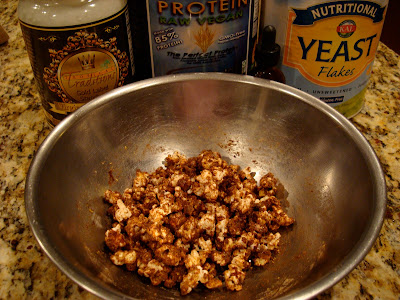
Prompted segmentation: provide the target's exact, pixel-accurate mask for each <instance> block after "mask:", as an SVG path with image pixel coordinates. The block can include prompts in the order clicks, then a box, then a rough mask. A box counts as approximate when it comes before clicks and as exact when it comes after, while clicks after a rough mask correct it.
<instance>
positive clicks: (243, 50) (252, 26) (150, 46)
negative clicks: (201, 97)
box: [129, 0, 261, 77]
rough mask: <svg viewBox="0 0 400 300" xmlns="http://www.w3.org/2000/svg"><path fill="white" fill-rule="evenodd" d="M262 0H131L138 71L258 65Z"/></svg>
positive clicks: (163, 72) (235, 70)
mask: <svg viewBox="0 0 400 300" xmlns="http://www.w3.org/2000/svg"><path fill="white" fill-rule="evenodd" d="M260 4H261V3H260V1H259V0H224V1H192V0H180V1H169V0H165V1H149V0H147V1H133V0H131V1H130V2H129V7H130V9H131V16H132V18H133V19H134V20H135V22H134V23H135V24H134V25H133V26H134V30H133V36H134V49H135V50H134V51H135V56H137V57H140V61H138V62H137V68H138V73H139V76H140V75H141V74H145V75H144V77H146V75H147V74H149V75H150V76H151V77H156V76H161V75H167V74H175V73H187V72H230V73H238V74H247V72H248V70H250V69H251V68H252V67H253V66H254V51H255V45H256V41H257V37H258V29H259V15H260Z"/></svg>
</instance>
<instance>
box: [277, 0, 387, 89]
mask: <svg viewBox="0 0 400 300" xmlns="http://www.w3.org/2000/svg"><path fill="white" fill-rule="evenodd" d="M384 11H385V8H384V7H381V6H380V5H379V4H376V3H372V2H370V1H343V2H326V3H322V4H318V5H313V6H310V7H307V8H306V9H296V8H293V11H291V12H289V18H288V30H287V47H286V48H285V53H284V57H283V63H284V64H285V65H287V66H290V67H293V68H296V69H298V70H299V71H300V73H301V74H302V75H303V76H304V77H305V78H307V79H308V80H309V81H311V82H313V83H315V84H320V85H323V86H332V87H337V86H342V85H344V84H348V83H350V82H352V81H354V80H355V79H357V78H358V77H359V76H360V75H361V74H362V73H363V72H364V71H365V69H366V68H367V67H368V65H370V63H371V62H372V61H373V60H374V58H375V53H376V49H377V47H378V43H379V35H380V31H381V28H382V23H383V22H382V21H383V13H384ZM318 32H321V33H322V32H323V33H324V34H323V35H321V34H319V35H318V34H317V33H318Z"/></svg>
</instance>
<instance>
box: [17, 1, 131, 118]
mask: <svg viewBox="0 0 400 300" xmlns="http://www.w3.org/2000/svg"><path fill="white" fill-rule="evenodd" d="M127 8H128V7H127V6H125V8H124V9H122V10H121V11H120V12H118V13H116V14H114V15H113V16H111V17H109V18H107V19H104V20H100V21H97V22H94V23H90V24H84V25H80V26H73V27H63V28H60V27H56V28H49V27H38V26H31V25H29V24H26V23H24V22H22V21H20V24H21V29H22V33H23V36H24V39H25V44H26V48H27V51H28V54H29V57H30V60H31V65H32V69H33V72H34V75H35V79H36V83H37V86H38V89H39V93H40V95H41V98H42V104H43V107H44V109H45V111H46V116H47V118H48V119H49V121H50V123H51V124H52V125H56V124H58V123H59V122H60V121H61V120H62V119H63V118H64V117H66V116H67V115H68V114H70V113H72V112H74V111H75V110H76V109H78V108H80V107H81V106H82V105H83V104H85V103H87V102H88V101H90V100H92V99H94V98H95V97H97V96H100V95H102V94H104V93H106V92H108V91H110V90H112V89H114V88H116V87H119V86H122V85H124V84H127V83H130V82H132V81H133V76H134V73H135V68H134V61H133V54H132V42H131V36H130V35H129V34H128V33H129V32H130V28H129V26H130V25H129V16H128V10H127Z"/></svg>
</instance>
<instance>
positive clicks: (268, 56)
mask: <svg viewBox="0 0 400 300" xmlns="http://www.w3.org/2000/svg"><path fill="white" fill-rule="evenodd" d="M275 39H276V29H275V27H274V26H272V25H268V26H265V27H264V29H263V32H262V39H261V43H258V45H257V48H256V55H255V59H256V63H257V65H258V66H259V67H273V66H276V65H277V64H278V62H279V59H280V55H281V47H280V46H279V45H278V44H276V43H275Z"/></svg>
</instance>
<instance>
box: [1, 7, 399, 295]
mask: <svg viewBox="0 0 400 300" xmlns="http://www.w3.org/2000/svg"><path fill="white" fill-rule="evenodd" d="M16 7H17V1H16V0H5V1H1V3H0V12H1V14H0V24H1V25H2V26H3V27H4V29H5V30H6V31H7V32H8V34H9V36H10V39H9V41H8V43H6V44H3V45H0V135H1V139H0V159H1V160H0V197H1V198H0V199H1V202H0V299H23V298H28V299H50V298H69V299H90V298H95V296H93V295H91V294H90V293H89V292H86V291H84V290H83V289H81V288H80V287H78V286H77V285H76V284H75V283H73V282H72V281H71V280H70V279H68V278H67V277H66V276H65V275H64V274H63V273H62V272H61V271H59V270H58V269H57V267H56V266H55V265H54V264H53V263H52V262H51V261H50V260H49V259H48V258H47V257H46V256H45V255H44V253H43V252H42V251H41V249H40V247H39V245H38V243H37V242H36V240H35V238H34V237H33V235H32V232H31V230H30V228H29V224H28V220H27V217H26V214H25V206H24V184H25V176H26V174H27V171H28V168H29V164H30V162H31V159H32V157H33V156H34V154H35V151H36V150H37V149H38V146H39V145H40V144H41V142H42V141H43V139H44V138H45V137H46V136H47V134H48V133H49V132H50V130H51V129H50V128H49V126H48V125H47V123H46V121H45V116H44V112H43V110H42V109H41V105H40V99H39V96H38V93H37V90H36V87H35V83H34V79H33V74H32V69H31V66H30V63H29V59H28V56H27V52H26V50H25V46H24V42H23V39H22V34H21V31H20V28H19V25H18V21H17V12H16ZM399 115H400V60H399V56H398V55H397V54H395V53H394V52H393V51H392V50H390V49H389V48H387V47H386V46H385V45H384V44H382V43H381V44H380V45H379V49H378V53H377V57H376V60H375V64H374V68H373V72H372V78H371V81H370V84H369V87H368V91H367V94H366V103H365V107H364V108H363V110H362V111H361V112H360V113H359V114H358V115H356V116H355V117H354V118H352V119H351V121H352V122H353V124H355V126H356V127H357V128H358V129H359V130H360V131H361V132H362V133H363V134H364V136H365V137H366V138H367V140H368V141H369V142H370V144H371V145H372V147H373V148H374V150H375V151H376V153H377V155H378V157H379V160H380V162H381V164H382V166H383V169H384V172H385V175H386V182H387V192H388V193H387V199H388V204H387V213H386V217H385V220H384V223H383V228H382V230H381V233H380V235H379V238H378V240H377V241H376V243H375V245H374V247H373V248H372V250H371V251H370V253H369V254H368V255H367V256H366V258H365V259H364V260H363V261H362V262H361V263H360V264H359V265H358V267H357V268H356V269H355V270H353V271H352V272H351V273H350V274H349V275H348V276H346V277H345V278H344V279H343V280H341V281H340V282H339V283H338V284H336V285H335V286H334V287H332V288H331V289H329V290H327V291H326V292H324V293H323V294H321V295H320V296H319V297H318V298H320V299H331V298H333V299H399V295H400V187H399V184H400V117H399Z"/></svg>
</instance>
